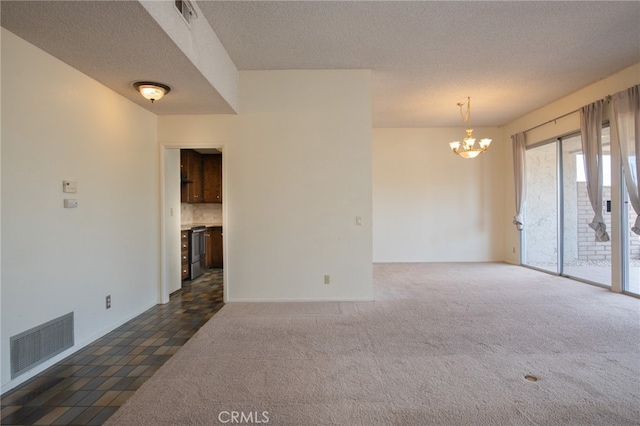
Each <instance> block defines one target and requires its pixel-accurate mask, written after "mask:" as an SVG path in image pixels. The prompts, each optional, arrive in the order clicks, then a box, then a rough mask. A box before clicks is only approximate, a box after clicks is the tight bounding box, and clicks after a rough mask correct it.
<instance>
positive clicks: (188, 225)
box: [180, 222, 222, 231]
mask: <svg viewBox="0 0 640 426" xmlns="http://www.w3.org/2000/svg"><path fill="white" fill-rule="evenodd" d="M194 226H204V227H207V228H212V227H222V222H208V223H183V224H182V225H180V230H181V231H188V230H190V229H191V228H192V227H194Z"/></svg>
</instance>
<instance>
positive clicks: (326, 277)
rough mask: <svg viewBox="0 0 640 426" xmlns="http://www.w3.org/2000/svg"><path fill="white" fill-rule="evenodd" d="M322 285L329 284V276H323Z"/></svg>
mask: <svg viewBox="0 0 640 426" xmlns="http://www.w3.org/2000/svg"><path fill="white" fill-rule="evenodd" d="M324 283H325V284H331V276H330V275H325V276H324Z"/></svg>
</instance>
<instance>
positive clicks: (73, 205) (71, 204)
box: [64, 198, 78, 209]
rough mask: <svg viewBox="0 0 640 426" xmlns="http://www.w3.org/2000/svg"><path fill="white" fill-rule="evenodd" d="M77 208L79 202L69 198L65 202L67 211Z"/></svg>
mask: <svg viewBox="0 0 640 426" xmlns="http://www.w3.org/2000/svg"><path fill="white" fill-rule="evenodd" d="M76 207H78V200H73V199H69V198H67V199H65V200H64V208H65V209H75V208H76Z"/></svg>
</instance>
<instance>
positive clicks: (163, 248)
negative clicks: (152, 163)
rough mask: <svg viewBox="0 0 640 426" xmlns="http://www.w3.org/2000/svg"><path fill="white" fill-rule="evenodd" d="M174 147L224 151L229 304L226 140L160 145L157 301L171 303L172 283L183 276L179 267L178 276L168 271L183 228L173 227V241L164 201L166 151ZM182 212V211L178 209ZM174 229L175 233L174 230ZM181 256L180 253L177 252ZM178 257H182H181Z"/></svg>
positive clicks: (225, 283) (226, 263)
mask: <svg viewBox="0 0 640 426" xmlns="http://www.w3.org/2000/svg"><path fill="white" fill-rule="evenodd" d="M170 149H171V150H173V149H177V150H180V149H218V150H220V151H221V152H222V223H223V232H222V256H223V259H224V267H223V270H222V271H223V272H222V274H223V297H224V302H225V303H226V302H227V301H228V298H229V296H228V295H229V279H228V277H229V255H228V250H227V236H228V232H227V224H228V220H227V218H228V214H227V211H228V205H229V201H228V197H227V179H226V177H227V167H226V164H227V161H226V157H227V156H226V150H225V143H223V142H210V143H201V144H184V143H165V144H160V145H159V168H160V173H159V178H158V180H159V192H160V197H159V206H158V208H159V209H160V230H159V238H160V244H159V250H158V251H159V253H158V257H159V262H158V264H159V267H158V268H159V271H158V276H159V278H160V279H159V280H158V295H157V298H158V303H160V304H165V303H168V302H169V296H170V291H169V288H170V286H169V283H170V282H171V281H172V280H175V279H176V278H177V279H179V280H180V282H182V277H181V276H180V268H178V270H177V272H178V273H177V274H176V275H177V276H173V277H170V276H168V275H169V274H168V273H167V267H168V261H169V260H168V257H169V245H170V244H174V243H175V244H176V246H178V245H179V244H180V237H179V236H180V228H179V227H177V229H175V230H172V233H173V234H175V236H176V238H177V239H176V241H172V239H171V236H170V235H168V234H167V230H166V226H165V225H166V224H167V222H168V221H169V218H170V217H171V212H170V209H169V208H167V207H168V206H166V205H165V204H166V203H167V198H168V197H167V190H168V189H167V188H166V185H165V176H166V167H167V160H166V157H167V150H170ZM178 212H179V211H178ZM174 231H175V232H174ZM178 256H179V255H178ZM178 260H179V257H178Z"/></svg>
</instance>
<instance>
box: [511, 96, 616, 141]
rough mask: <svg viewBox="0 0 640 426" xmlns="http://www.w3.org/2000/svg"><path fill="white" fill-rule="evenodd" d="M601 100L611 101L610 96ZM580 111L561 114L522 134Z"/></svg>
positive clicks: (575, 110)
mask: <svg viewBox="0 0 640 426" xmlns="http://www.w3.org/2000/svg"><path fill="white" fill-rule="evenodd" d="M602 100H603V101H607V102H609V101H610V100H611V95H607V96H605V97H604V98H602ZM595 102H597V101H595ZM580 109H581V108H578V109H574V110H573V111H569V112H567V113H566V114H562V115H561V116H559V117H556V118H553V119H551V120H548V121H545V122H544V123H541V124H538V125H537V126H533V127H532V128H530V129H527V130H524V131H523V132H522V133H527V132H530V131H532V130H535V129H537V128H538V127H542V126H546V125H547V124H549V123H553V122H555V121H558V120H560V119H561V118H565V117H567V116H569V115H571V114H575V113H576V112H579V111H580Z"/></svg>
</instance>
